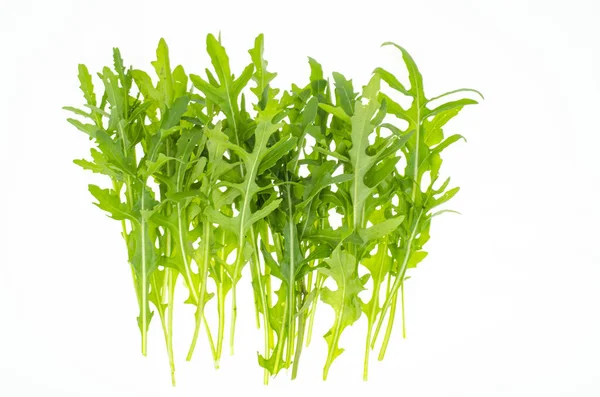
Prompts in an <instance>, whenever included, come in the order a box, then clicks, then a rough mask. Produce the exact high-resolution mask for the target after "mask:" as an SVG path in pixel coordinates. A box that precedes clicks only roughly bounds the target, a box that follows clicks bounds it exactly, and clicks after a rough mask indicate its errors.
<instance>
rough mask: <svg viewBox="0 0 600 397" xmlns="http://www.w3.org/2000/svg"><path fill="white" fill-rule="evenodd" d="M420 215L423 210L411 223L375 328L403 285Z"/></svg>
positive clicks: (378, 325) (378, 326)
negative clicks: (403, 250) (404, 251)
mask: <svg viewBox="0 0 600 397" xmlns="http://www.w3.org/2000/svg"><path fill="white" fill-rule="evenodd" d="M422 215H423V210H421V211H420V212H419V215H418V216H417V218H416V220H415V221H414V223H413V228H412V231H411V233H410V236H409V238H408V241H407V244H406V253H405V255H404V259H403V261H402V265H401V266H400V269H399V274H398V277H396V280H394V285H393V286H392V289H391V291H390V294H388V296H387V298H386V300H385V303H384V304H383V307H382V309H381V317H379V322H378V324H377V328H380V327H381V323H382V322H383V319H384V317H385V315H386V313H387V310H388V309H389V308H390V306H391V305H392V301H395V300H396V297H397V295H398V290H399V289H400V286H401V285H402V283H403V280H404V274H405V273H406V267H407V265H408V260H409V259H410V254H411V247H412V243H413V241H414V239H415V235H416V234H417V226H418V225H419V220H420V219H421V216H422ZM376 338H377V332H376V333H375V336H374V337H373V340H375V339H376ZM373 343H374V341H373Z"/></svg>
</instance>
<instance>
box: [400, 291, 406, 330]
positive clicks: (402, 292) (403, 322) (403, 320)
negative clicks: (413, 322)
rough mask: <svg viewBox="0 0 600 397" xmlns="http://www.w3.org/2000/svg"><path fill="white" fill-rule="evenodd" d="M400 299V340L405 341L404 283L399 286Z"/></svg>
mask: <svg viewBox="0 0 600 397" xmlns="http://www.w3.org/2000/svg"><path fill="white" fill-rule="evenodd" d="M400 297H401V303H402V339H406V319H405V318H404V283H402V285H401V286H400Z"/></svg>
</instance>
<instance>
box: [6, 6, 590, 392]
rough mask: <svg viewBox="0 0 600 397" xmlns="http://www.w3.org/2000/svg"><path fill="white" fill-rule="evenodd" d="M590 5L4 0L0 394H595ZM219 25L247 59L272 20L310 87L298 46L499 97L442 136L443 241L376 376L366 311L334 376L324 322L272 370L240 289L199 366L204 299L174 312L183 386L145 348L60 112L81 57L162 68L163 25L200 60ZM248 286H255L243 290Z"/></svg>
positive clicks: (359, 71) (180, 54)
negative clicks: (453, 191) (189, 353)
mask: <svg viewBox="0 0 600 397" xmlns="http://www.w3.org/2000/svg"><path fill="white" fill-rule="evenodd" d="M599 16H600V8H599V6H598V3H597V2H594V1H583V0H571V1H568V2H565V1H549V0H546V1H531V0H530V1H525V0H515V1H506V0H502V1H499V0H498V1H490V0H488V1H479V2H477V1H465V0H455V1H442V0H440V1H410V2H409V1H387V2H384V1H376V0H369V1H361V2H356V3H354V2H351V1H335V2H334V1H325V0H319V1H308V0H307V1H293V2H291V1H289V2H288V1H277V2H275V1H273V2H267V1H259V0H253V1H238V2H232V1H210V2H209V1H160V2H158V1H125V0H120V1H112V0H104V1H97V2H91V1H82V0H73V1H65V0H62V1H59V0H55V1H41V0H39V1H28V0H19V1H8V2H6V1H3V2H2V3H1V8H0V33H1V34H0V51H1V52H2V54H1V55H0V76H1V78H2V84H1V85H0V113H1V118H0V123H1V124H0V177H1V185H0V210H1V211H2V212H1V213H2V216H1V218H0V234H1V238H0V252H1V254H0V396H7V397H13V396H15V397H20V396H61V397H62V396H65V397H66V396H86V397H87V396H102V397H105V396H111V397H112V396H115V397H116V396H192V395H213V393H214V394H215V395H241V394H242V393H243V394H244V395H255V394H259V393H260V394H262V395H265V396H280V395H290V396H301V395H302V396H305V395H308V394H309V393H312V394H313V395H317V396H321V395H337V394H338V393H339V395H360V396H366V395H389V394H393V395H403V396H440V397H444V396H477V397H479V396H578V397H585V396H599V395H600V254H599V253H598V250H597V247H598V245H599V244H600V233H599V224H600V210H599V208H600V207H599V206H598V204H597V203H598V195H599V193H600V188H599V182H600V160H599V159H598V151H599V148H600V138H599V137H600V130H599V128H598V121H597V118H598V117H597V116H598V111H599V110H598V109H599V106H598V105H600V103H599V102H600V101H599V100H598V94H599V89H600V78H599V77H598V76H599V74H600V58H599V55H598V54H599V50H600V46H599V45H598V41H597V37H600V27H599V26H600V25H598V23H597V19H598V17H599ZM219 30H221V31H222V35H223V42H224V44H225V46H226V48H227V50H228V51H229V54H230V57H231V59H232V64H233V70H234V71H237V73H238V74H239V71H241V68H242V67H243V66H244V65H246V64H247V63H249V61H250V59H249V55H248V53H247V50H248V49H249V48H251V46H252V44H253V39H254V37H255V36H256V34H258V33H260V32H264V33H265V37H266V57H267V59H268V60H269V66H270V69H271V70H273V71H277V72H278V73H279V76H278V78H277V79H276V80H275V85H276V86H279V87H283V88H287V87H289V83H291V82H292V81H296V82H297V83H299V84H305V83H306V82H307V81H308V73H309V71H308V64H307V62H306V56H312V57H314V58H316V59H317V60H318V61H320V62H321V63H322V64H323V65H324V68H325V70H326V72H327V73H330V72H331V71H334V70H335V71H340V72H342V73H344V74H345V75H347V76H350V77H352V78H353V79H354V82H355V84H356V86H358V85H360V84H364V83H365V82H366V81H367V80H368V78H369V76H370V73H371V71H372V70H373V69H374V67H376V66H380V65H384V66H386V67H388V68H390V69H392V70H393V71H395V72H398V73H400V74H402V73H403V72H402V71H403V70H404V69H403V67H402V64H401V63H400V59H399V56H398V54H397V53H396V52H394V51H393V50H392V49H391V48H380V47H379V45H380V44H381V43H382V42H384V41H388V40H392V41H395V42H398V43H400V44H401V45H403V46H405V47H406V48H407V49H408V50H409V51H410V52H411V53H412V55H413V57H414V58H415V60H416V61H417V63H418V65H419V66H420V69H421V71H422V73H423V76H424V81H425V89H426V94H427V95H428V96H433V95H436V94H438V93H441V92H445V91H447V90H450V89H453V88H459V87H474V88H477V89H479V90H481V91H482V92H483V93H484V95H485V96H486V100H485V101H484V102H483V103H482V104H481V105H477V106H474V107H469V108H466V109H465V110H464V111H463V112H462V114H461V115H460V116H459V117H458V118H457V119H456V120H455V121H453V122H452V124H451V126H450V127H449V128H448V129H447V131H446V133H461V134H463V135H465V136H466V137H467V139H468V143H466V144H464V143H460V144H456V145H455V146H454V147H452V148H451V149H449V150H448V154H447V155H446V157H445V162H444V167H443V171H444V172H445V173H446V174H447V175H452V178H453V183H455V184H456V185H459V186H461V187H462V190H461V192H460V193H459V195H458V196H456V198H455V199H454V200H453V201H452V205H451V208H453V209H456V210H459V211H461V212H462V213H463V215H462V216H452V215H448V216H443V217H440V218H436V222H435V223H434V226H433V228H432V236H433V237H432V239H431V241H430V242H429V244H428V250H429V251H430V256H429V257H428V258H427V259H426V261H425V262H424V263H422V264H421V265H420V267H419V268H418V269H416V271H415V272H413V273H412V274H411V275H412V276H413V277H412V278H411V280H410V281H409V282H407V286H406V293H407V298H406V299H407V327H408V338H407V339H406V340H402V338H401V335H400V327H399V326H398V327H397V329H396V330H395V333H394V335H393V340H392V343H391V345H390V349H389V351H388V356H387V358H386V360H385V361H384V362H382V363H378V362H376V361H374V362H373V363H372V366H371V377H370V381H369V382H367V383H364V382H363V381H362V380H361V374H362V352H363V338H364V332H365V331H364V326H365V322H364V321H365V320H364V318H363V319H361V321H359V322H358V323H357V324H355V325H354V326H353V327H352V328H351V329H348V330H347V331H346V332H345V334H344V336H343V338H342V341H341V345H342V346H343V347H345V348H346V349H347V350H346V352H345V353H344V354H343V355H342V356H340V357H339V358H338V359H337V360H336V362H335V363H334V365H333V367H332V370H331V372H330V379H329V380H328V381H327V382H326V383H324V382H322V381H321V380H320V377H321V371H322V365H323V363H324V360H325V356H326V344H325V342H324V340H323V338H322V337H321V335H323V334H324V333H325V332H326V330H327V329H328V328H329V326H330V324H331V321H332V318H331V313H330V312H328V311H327V309H325V305H321V308H322V309H320V310H322V311H321V313H320V314H321V316H319V317H318V324H317V327H316V330H315V333H314V337H313V344H312V345H311V348H309V349H308V350H305V354H304V356H303V362H302V365H301V369H300V373H299V378H298V379H297V380H296V381H295V382H293V383H292V382H290V381H289V379H288V378H287V376H286V375H285V374H282V375H281V376H280V377H278V378H277V379H276V380H274V381H272V383H271V385H269V386H268V387H264V386H263V385H262V370H261V368H259V367H258V365H257V363H256V351H257V350H259V349H260V348H261V342H262V338H261V332H260V331H258V330H256V329H255V327H254V325H253V312H252V310H253V309H252V302H251V301H250V300H248V301H246V302H244V303H243V304H242V309H241V310H242V315H241V318H240V319H239V322H238V325H239V327H238V334H237V336H238V338H237V351H236V355H235V356H234V357H233V358H230V357H229V356H228V355H227V354H228V353H227V352H226V354H225V357H224V359H223V361H222V368H221V369H220V370H219V371H217V372H215V371H214V370H213V369H212V365H211V362H210V361H211V360H210V359H209V355H208V351H207V349H206V347H205V345H206V343H205V339H204V338H201V344H202V346H203V348H202V349H201V350H199V351H197V353H196V356H195V358H194V360H193V361H192V362H191V363H186V362H185V360H184V357H185V352H186V350H187V346H188V342H189V336H190V335H189V334H190V332H191V329H190V326H191V316H192V309H191V308H188V307H185V308H182V307H181V306H179V308H180V309H179V311H178V312H176V315H177V319H176V324H175V329H176V332H177V334H176V336H175V344H176V346H175V348H176V354H177V357H176V358H177V361H178V362H177V364H178V366H177V375H178V386H177V387H176V388H174V389H173V388H172V387H171V386H170V380H169V371H168V362H167V359H166V354H165V352H164V350H165V349H164V344H163V340H162V333H161V330H160V327H159V323H158V322H154V323H153V324H152V326H151V336H150V345H149V353H150V355H149V357H148V358H143V357H142V356H141V354H140V352H139V331H138V328H137V325H136V320H135V318H136V315H137V307H136V302H135V298H134V292H133V288H132V285H131V276H130V271H129V267H128V265H127V263H126V260H125V258H126V251H125V247H124V244H123V242H122V240H121V237H120V235H119V224H118V222H115V221H113V220H111V219H109V218H107V217H106V216H104V215H103V214H102V213H101V211H100V210H99V209H97V208H96V207H94V206H93V205H92V204H91V202H92V197H91V196H90V195H89V193H88V191H87V184H88V183H90V182H96V183H97V182H98V181H101V180H102V179H101V178H99V177H98V176H96V175H91V174H90V173H88V172H84V171H83V170H81V169H79V168H78V167H77V166H75V165H74V164H73V163H72V159H74V158H83V157H87V156H88V148H89V146H90V142H89V141H88V140H87V139H86V138H85V137H84V136H83V134H82V133H80V132H78V131H76V130H75V129H74V128H73V127H72V126H70V125H68V124H67V122H66V121H65V118H66V117H67V116H68V115H67V113H66V112H65V111H63V110H61V107H62V106H64V105H74V106H80V105H81V104H82V103H83V102H82V101H83V99H82V96H81V94H80V92H79V90H78V85H79V83H78V81H77V64H78V63H80V62H81V63H85V64H87V65H88V67H89V68H90V71H92V72H94V73H95V72H96V71H99V70H100V68H101V67H102V66H104V65H110V64H111V62H112V60H111V56H112V50H111V49H112V47H113V46H118V47H120V49H121V52H122V54H123V57H124V59H125V61H126V64H128V65H134V66H135V67H137V68H142V69H146V70H148V71H152V69H151V65H150V61H151V60H154V59H155V55H154V50H155V47H156V44H157V43H158V40H159V38H160V37H165V38H166V40H167V43H168V44H169V47H170V50H171V60H172V65H176V64H178V63H181V64H183V65H184V66H185V67H186V71H187V72H188V73H189V72H193V73H197V74H203V70H204V68H205V67H207V66H209V64H208V60H207V56H206V54H205V49H204V48H205V36H206V34H207V33H217V32H218V31H219ZM241 294H242V296H246V297H248V296H249V294H250V293H249V289H248V287H247V285H245V284H244V286H243V288H242V292H241Z"/></svg>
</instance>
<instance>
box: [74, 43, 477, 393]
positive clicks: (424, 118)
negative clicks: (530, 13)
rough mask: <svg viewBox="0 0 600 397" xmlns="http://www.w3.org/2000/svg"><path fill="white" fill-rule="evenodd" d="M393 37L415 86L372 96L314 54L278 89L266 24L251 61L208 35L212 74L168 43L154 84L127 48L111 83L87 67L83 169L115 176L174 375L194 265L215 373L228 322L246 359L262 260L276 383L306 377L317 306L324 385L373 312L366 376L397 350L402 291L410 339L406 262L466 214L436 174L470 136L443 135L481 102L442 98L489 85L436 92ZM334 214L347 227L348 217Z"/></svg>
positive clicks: (260, 315) (379, 75)
mask: <svg viewBox="0 0 600 397" xmlns="http://www.w3.org/2000/svg"><path fill="white" fill-rule="evenodd" d="M384 46H391V47H393V48H395V49H396V50H399V51H400V53H401V55H402V58H403V60H404V63H405V66H406V68H407V69H408V75H409V79H408V80H409V81H408V85H405V83H403V82H401V81H399V79H398V78H397V77H396V76H395V75H394V74H393V73H391V72H389V71H387V70H385V69H383V68H376V69H375V70H374V72H373V75H372V77H371V79H370V81H369V82H368V83H367V84H366V85H365V86H364V87H362V88H361V89H357V88H355V87H354V84H353V82H352V80H350V79H348V78H346V77H345V76H344V75H342V74H341V73H337V72H334V73H332V77H333V83H331V82H330V80H329V79H328V78H327V77H326V76H325V74H324V72H323V67H322V66H321V65H320V64H319V63H318V62H317V61H316V60H315V59H312V58H308V61H309V62H308V63H309V65H308V66H309V68H310V75H309V79H308V81H307V82H306V84H305V85H304V86H299V85H296V84H293V85H292V87H291V88H290V89H289V90H285V91H280V90H279V89H275V88H273V87H271V84H272V82H273V81H274V79H275V77H276V73H273V72H271V71H268V70H267V67H268V62H267V61H266V60H265V59H264V38H263V36H262V35H259V36H258V37H257V38H256V40H255V42H254V47H253V48H252V49H250V50H249V51H248V52H249V55H250V60H249V63H248V65H247V66H246V67H245V68H244V69H243V70H241V71H232V70H231V65H230V62H229V57H228V55H227V52H226V50H225V48H224V47H223V45H222V44H221V41H220V37H219V38H216V37H215V36H213V35H210V34H209V35H208V36H207V40H206V49H207V52H208V54H209V56H210V59H211V63H212V71H211V70H210V69H208V68H207V69H206V70H205V73H204V74H205V77H201V76H200V75H197V74H190V75H189V78H188V75H187V74H186V73H185V71H184V69H183V67H182V66H176V67H175V68H172V67H171V59H170V56H169V50H168V47H167V44H166V43H165V41H164V40H162V39H161V40H160V42H159V45H158V48H157V51H156V60H155V61H153V62H152V65H153V67H154V73H155V75H156V77H151V76H150V75H149V74H147V73H146V72H144V71H141V70H134V69H131V68H127V67H126V66H125V63H124V61H123V59H122V57H121V54H120V52H119V50H118V49H114V51H113V62H112V63H113V68H112V69H111V68H109V67H105V68H103V69H102V72H101V73H98V78H99V79H98V82H97V83H96V88H95V86H94V82H93V78H92V76H91V75H90V73H89V71H88V69H87V68H86V66H84V65H79V74H78V77H79V83H80V88H81V91H82V92H83V98H84V100H85V103H84V107H85V109H79V108H74V107H65V109H66V110H68V111H70V112H72V113H74V114H75V116H77V117H78V118H77V119H75V118H69V119H68V121H69V123H71V124H72V125H73V126H75V127H76V128H77V129H78V130H80V131H82V132H83V133H85V134H86V135H87V136H88V137H89V138H90V140H92V141H93V142H94V144H95V147H94V148H93V149H91V159H90V160H75V163H76V164H77V165H79V166H81V167H82V168H84V169H87V170H90V171H93V172H95V173H99V174H103V175H106V176H108V177H109V178H110V180H111V182H112V184H111V185H110V187H109V188H100V187H98V186H95V185H90V186H89V190H90V192H91V193H92V195H93V196H94V198H95V204H96V205H97V206H98V207H99V208H100V209H102V210H104V211H105V212H106V213H107V214H108V215H109V216H110V217H111V218H113V219H115V220H118V221H120V222H121V227H122V236H123V238H124V239H125V243H126V247H127V252H128V261H129V264H130V267H131V272H132V277H133V282H134V287H135V292H136V297H137V301H138V305H139V315H138V325H139V328H140V331H141V341H142V353H143V354H144V355H145V354H146V351H147V333H148V329H149V326H150V324H151V323H152V319H153V318H154V313H157V314H158V317H159V319H160V322H161V325H162V330H163V333H164V337H165V342H166V346H167V352H168V356H169V361H170V368H171V375H172V379H173V384H174V383H175V360H174V353H173V326H172V324H173V313H174V306H175V301H174V296H175V288H176V286H177V285H178V283H177V281H178V279H179V277H180V276H181V283H182V285H183V286H184V287H185V288H186V289H187V293H186V296H187V299H186V301H185V303H187V304H190V305H193V307H194V308H195V329H194V333H193V338H192V341H191V345H190V348H189V351H188V356H187V359H188V360H190V359H191V358H192V356H193V353H194V349H195V346H196V343H197V341H198V338H199V335H200V333H201V330H202V327H204V331H205V333H206V338H207V341H208V343H209V345H210V349H211V352H212V356H213V360H214V362H215V366H216V367H218V365H219V360H220V358H221V356H222V349H223V342H224V335H225V331H226V327H227V326H229V337H230V349H231V352H232V353H233V345H234V331H235V328H236V318H237V310H238V308H237V301H238V297H237V292H238V291H237V286H238V284H239V282H240V280H241V279H242V270H243V269H244V267H246V266H248V267H249V271H250V278H251V280H250V281H251V285H252V294H253V300H254V302H255V305H256V321H257V325H258V326H259V327H261V328H262V333H263V344H264V345H263V349H262V351H261V352H260V353H258V364H259V365H260V366H261V367H263V368H264V382H265V383H266V382H267V381H268V379H269V378H270V377H271V376H275V375H277V374H278V373H279V372H280V371H281V369H282V368H292V379H293V378H295V377H296V376H297V373H298V369H299V364H300V358H301V355H302V349H303V347H304V346H305V345H306V346H308V345H309V343H310V340H311V335H312V329H313V324H314V321H315V317H316V312H317V310H316V309H317V307H318V306H319V302H322V303H323V304H325V305H327V306H330V307H331V309H332V312H333V314H334V319H333V322H332V323H331V324H332V325H331V328H330V330H329V331H328V332H327V333H326V334H325V335H324V337H325V340H326V342H327V345H328V352H327V356H326V359H325V367H324V371H323V378H326V377H327V375H328V373H329V370H330V367H331V364H332V363H333V361H334V360H335V359H336V358H337V357H338V356H339V355H340V354H342V352H343V351H344V348H343V347H341V346H340V338H341V336H342V333H343V331H344V329H346V328H347V327H349V326H352V325H354V324H356V323H357V321H359V320H360V319H361V317H362V315H363V314H364V315H365V318H366V325H367V327H366V334H367V337H366V341H365V360H364V371H363V373H364V378H365V379H366V378H367V374H368V364H369V354H370V351H371V350H372V349H373V348H374V347H375V345H376V343H377V342H378V341H381V348H380V352H379V359H382V358H383V356H384V354H385V351H386V348H387V346H388V343H389V341H390V337H391V330H392V327H393V324H394V321H395V313H396V307H397V303H398V297H399V296H400V305H401V310H402V329H403V335H405V324H404V288H403V286H404V282H405V281H406V280H407V279H408V277H407V275H406V273H407V271H408V269H412V268H415V267H417V265H418V264H419V263H421V262H422V261H423V260H424V259H425V258H426V256H427V251H425V250H424V246H425V244H426V243H427V241H428V240H429V236H430V227H431V220H432V218H433V217H435V216H436V215H439V214H442V213H444V212H453V211H450V210H444V209H442V210H440V209H438V207H439V206H441V205H442V204H445V203H446V202H447V201H448V200H450V199H451V198H452V197H453V196H454V195H455V194H456V193H457V192H458V190H459V189H458V187H453V188H450V187H449V186H450V184H449V182H450V179H449V178H448V179H446V180H445V181H444V182H442V183H438V180H439V177H440V167H441V164H442V158H441V153H442V151H443V150H445V149H446V148H447V147H449V146H450V145H451V144H453V143H455V142H457V141H459V140H460V139H463V137H462V136H460V135H451V136H446V135H445V133H444V128H445V127H446V124H447V123H448V122H449V121H450V120H451V119H452V118H454V117H456V116H457V114H458V113H459V112H460V110H462V109H463V107H465V106H467V105H471V104H475V103H477V102H476V101H475V100H473V99H469V98H461V99H455V100H451V101H446V102H444V101H443V99H444V98H446V97H447V96H449V95H454V94H458V93H462V92H467V93H470V94H477V95H481V94H479V92H477V91H475V90H472V89H459V90H455V91H451V92H448V93H445V94H442V95H439V96H437V97H433V98H429V99H428V98H427V97H426V95H425V91H424V88H423V80H422V76H421V73H420V72H419V69H418V68H417V65H416V64H415V62H414V60H413V59H412V57H411V56H410V55H409V54H408V52H407V51H406V50H405V49H404V48H402V47H400V46H398V45H396V44H394V43H384ZM236 76H238V77H236ZM98 87H101V88H102V90H103V93H102V95H99V94H98V95H97V93H96V91H95V90H97V89H98ZM407 87H408V88H407ZM389 89H391V90H394V91H397V93H399V94H400V95H404V96H407V97H409V98H410V99H411V102H410V107H408V108H403V107H402V106H401V105H400V104H399V103H397V102H396V101H394V100H393V99H392V98H391V97H390V95H389V91H388V90H389ZM280 92H281V94H280ZM249 97H251V98H254V99H253V100H252V102H253V103H252V105H249V104H248V102H249V101H248V99H247V98H249ZM397 120H401V122H396V121H397ZM400 126H405V127H403V128H401V127H400ZM401 161H402V162H403V163H404V164H405V166H404V167H401V166H400V165H399V164H401ZM425 180H427V181H428V183H424V181H425ZM334 213H335V215H332V214H334ZM334 217H337V218H338V219H339V218H341V220H342V223H341V226H340V227H338V228H334V227H333V226H332V221H333V219H334ZM232 258H233V259H232ZM363 273H365V274H364V275H363V276H361V275H360V274H363ZM369 280H370V285H371V287H370V290H369V291H365V289H366V286H367V285H369V284H368V282H369ZM359 294H360V296H359ZM228 295H230V297H231V308H230V309H231V311H230V315H229V316H227V313H228V308H227V307H226V302H227V300H226V298H227V296H228ZM382 295H385V298H384V299H380V296H382ZM211 299H213V300H216V302H215V304H214V306H215V307H216V316H214V317H213V315H210V316H208V318H209V319H212V320H213V321H215V320H214V319H215V318H216V321H217V324H216V339H215V338H213V333H214V332H215V328H214V326H215V325H214V324H212V325H211V324H209V323H208V321H207V314H208V313H205V310H206V309H207V306H206V305H207V303H208V302H209V301H211ZM209 307H212V305H211V306H209ZM386 322H387V326H386V327H385V329H384V328H383V324H384V323H386ZM382 332H383V336H382V337H380V334H381V333H382Z"/></svg>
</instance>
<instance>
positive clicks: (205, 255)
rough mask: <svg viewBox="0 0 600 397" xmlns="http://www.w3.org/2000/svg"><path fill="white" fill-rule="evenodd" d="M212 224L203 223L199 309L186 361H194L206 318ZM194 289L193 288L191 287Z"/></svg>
mask: <svg viewBox="0 0 600 397" xmlns="http://www.w3.org/2000/svg"><path fill="white" fill-rule="evenodd" d="M209 239H210V224H209V223H208V221H207V220H206V219H204V220H203V222H202V240H201V244H202V248H203V250H202V259H201V261H200V263H199V269H198V270H199V273H200V285H199V286H198V293H197V294H196V295H195V296H196V298H197V299H196V302H198V307H197V308H196V314H195V318H196V324H195V327H194V336H193V337H192V343H191V345H190V348H189V350H188V354H187V357H186V361H190V360H191V359H192V355H193V354H194V349H195V348H196V342H197V340H198V335H199V333H200V327H201V325H202V318H203V317H204V296H205V295H206V279H207V277H208V263H209V261H210V242H209ZM191 288H193V287H191Z"/></svg>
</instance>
